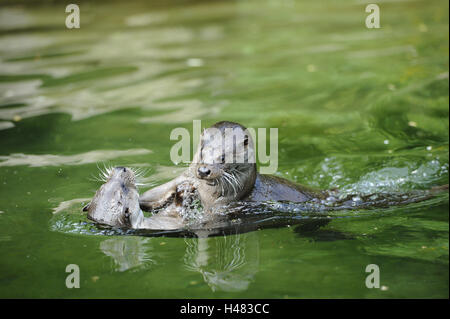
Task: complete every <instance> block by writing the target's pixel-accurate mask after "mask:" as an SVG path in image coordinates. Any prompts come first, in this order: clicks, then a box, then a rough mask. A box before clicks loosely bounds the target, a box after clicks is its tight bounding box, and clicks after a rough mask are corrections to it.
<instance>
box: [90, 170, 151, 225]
mask: <svg viewBox="0 0 450 319" xmlns="http://www.w3.org/2000/svg"><path fill="white" fill-rule="evenodd" d="M102 174H103V177H104V178H107V180H106V183H104V184H103V185H102V186H101V187H100V188H99V190H97V192H96V193H95V196H94V198H93V199H92V201H91V203H90V204H89V205H88V206H87V207H85V208H84V210H87V211H88V218H89V219H91V220H93V221H96V222H98V223H101V224H106V225H109V226H116V227H131V228H137V227H138V225H139V224H140V222H141V221H142V219H143V214H142V211H141V209H140V207H139V193H138V191H137V188H136V177H135V174H134V172H133V171H132V170H131V169H129V168H126V167H115V168H113V169H110V170H107V171H106V172H102Z"/></svg>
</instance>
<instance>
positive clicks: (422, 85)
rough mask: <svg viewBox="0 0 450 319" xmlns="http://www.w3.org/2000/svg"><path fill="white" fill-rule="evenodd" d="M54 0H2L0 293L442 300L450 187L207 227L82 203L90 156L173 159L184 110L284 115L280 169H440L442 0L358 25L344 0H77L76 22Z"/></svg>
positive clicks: (381, 173) (310, 180)
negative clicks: (71, 267) (143, 223)
mask: <svg viewBox="0 0 450 319" xmlns="http://www.w3.org/2000/svg"><path fill="white" fill-rule="evenodd" d="M64 6H65V4H57V5H55V4H53V5H46V4H45V3H44V4H37V3H35V2H33V3H32V4H26V5H18V4H4V5H2V6H1V7H0V194H1V196H0V253H1V256H2V257H1V258H0V296H1V297H3V298H5V297H25V298H48V297H50V298H54V297H57V298H78V297H82V298H85V297H88V298H89V297H101V298H107V297H133V298H221V297H226V298H336V297H337V298H394V297H395V298H448V282H449V279H448V261H449V257H448V247H449V239H448V231H449V226H448V193H446V194H444V195H442V196H439V197H438V198H436V199H434V200H430V201H426V202H423V203H420V204H413V205H408V206H403V207H395V208H390V209H385V210H376V211H372V212H358V211H357V212H353V213H349V212H346V213H343V215H342V216H333V218H332V219H331V221H330V222H329V223H328V224H326V225H323V226H322V227H320V228H315V227H310V228H309V229H308V228H306V229H305V228H304V227H303V228H302V227H299V226H298V225H297V226H296V225H292V226H291V227H287V226H286V227H279V228H269V229H263V230H259V231H252V232H247V233H243V234H237V235H228V236H215V237H211V238H172V237H144V236H126V235H118V234H115V233H112V234H111V233H109V232H107V231H103V232H102V231H99V230H98V229H97V228H95V227H94V226H92V225H90V224H87V223H86V222H87V220H86V217H85V215H84V214H82V213H81V207H82V206H83V203H86V202H87V201H88V200H89V198H91V197H92V196H93V194H94V192H95V190H96V189H97V188H98V187H99V186H100V185H99V183H98V182H96V181H93V180H92V175H94V176H95V175H97V174H98V167H97V164H98V163H105V164H107V165H125V166H133V167H143V168H148V169H149V172H148V174H147V176H146V182H148V183H149V185H150V184H152V185H155V184H159V183H162V182H165V181H167V180H169V179H171V178H173V177H174V176H176V175H178V174H179V173H180V172H181V171H182V170H183V169H184V167H183V165H178V166H176V165H174V164H173V163H172V162H171V161H170V149H171V147H172V145H173V143H174V141H170V139H169V134H170V132H171V130H172V129H173V128H176V127H185V128H187V129H189V130H192V120H194V119H201V120H202V124H203V125H204V126H208V125H211V124H213V123H215V122H217V121H219V120H231V121H237V122H239V123H242V124H244V125H246V126H247V127H254V128H258V127H265V128H270V127H276V128H278V130H279V132H278V135H279V158H278V161H279V165H278V172H277V175H279V176H283V177H285V178H288V179H290V180H292V181H296V182H298V183H301V184H305V185H309V186H312V187H317V188H323V189H326V188H333V187H339V188H340V189H342V190H343V191H345V192H349V193H351V192H361V193H371V192H374V191H377V192H378V191H382V192H394V191H405V192H406V191H410V190H421V189H422V190H423V189H428V188H430V187H432V186H435V185H443V184H447V183H448V163H449V155H448V154H449V152H448V140H449V137H448V123H449V122H448V112H449V107H448V105H449V97H448V89H449V79H448V54H449V51H448V48H449V45H448V36H449V32H448V2H447V1H443V0H434V1H383V2H382V3H380V7H381V26H382V27H381V29H370V30H369V29H367V28H366V27H365V25H364V20H365V18H366V15H367V14H366V13H365V10H364V8H365V3H364V2H362V1H350V0H349V1H332V0H328V1H293V0H292V1H256V0H255V1H208V2H201V1H198V2H197V1H190V2H183V3H176V2H174V3H173V4H172V5H162V4H161V3H159V2H156V1H155V2H146V1H127V2H125V3H116V2H95V3H94V2H85V1H83V2H80V9H81V28H80V29H77V30H68V29H66V28H65V26H64V20H65V16H66V14H65V12H64ZM145 189H146V188H142V189H141V192H142V191H144V190H145ZM68 264H77V265H79V267H80V270H81V288H80V289H67V288H66V286H65V278H66V276H67V275H68V274H67V273H65V268H66V266H67V265H68ZM368 264H377V265H379V267H380V273H381V285H382V289H368V288H366V286H365V278H366V276H367V275H368V274H367V273H365V268H366V266H367V265H368Z"/></svg>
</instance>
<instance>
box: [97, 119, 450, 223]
mask: <svg viewBox="0 0 450 319" xmlns="http://www.w3.org/2000/svg"><path fill="white" fill-rule="evenodd" d="M227 132H232V133H231V134H227ZM254 156H255V150H254V144H253V140H252V137H251V135H250V134H249V133H248V131H247V130H246V128H245V127H243V126H242V125H240V124H237V123H233V122H219V123H216V124H215V125H213V126H212V127H210V128H208V129H206V130H204V131H203V133H202V135H201V139H200V144H199V147H198V149H197V152H196V154H195V155H194V158H193V161H192V163H191V165H190V166H189V168H188V169H187V170H186V171H185V172H184V173H183V174H181V175H180V176H178V177H177V178H175V179H173V180H172V181H169V182H167V183H165V184H163V185H160V186H158V187H155V188H153V189H150V190H148V191H146V192H145V193H144V194H142V195H141V197H139V198H138V195H137V189H136V186H135V178H134V175H133V172H132V170H130V169H127V168H124V167H117V168H115V169H114V170H113V171H112V172H111V174H110V177H109V179H108V181H107V182H106V183H105V185H103V186H102V187H101V188H100V189H99V190H98V191H97V193H96V195H95V197H94V199H93V200H92V203H91V204H90V205H89V208H88V210H89V214H88V216H89V218H90V219H92V220H95V221H97V222H99V223H103V224H107V225H110V226H119V227H128V228H134V229H154V230H175V229H180V228H186V226H189V227H190V226H193V227H192V228H191V229H193V230H195V229H197V230H201V229H208V228H211V229H212V228H217V227H222V226H223V227H228V226H230V218H228V219H227V217H225V216H233V215H236V214H237V215H239V214H242V212H244V214H247V213H248V212H250V215H251V212H253V211H261V209H262V210H264V209H266V208H269V210H270V209H272V208H271V205H270V203H274V202H276V203H281V204H283V203H288V204H287V206H286V207H285V208H286V209H288V210H289V209H291V208H293V207H292V206H289V205H290V204H289V203H294V204H295V205H296V207H295V209H296V210H297V211H298V210H300V211H313V212H318V211H328V210H340V209H357V208H371V207H388V206H392V205H401V204H407V203H412V202H417V201H422V200H426V199H428V198H430V197H432V196H434V194H435V193H437V192H440V191H442V190H446V189H448V185H446V186H443V187H438V188H434V189H431V190H430V191H422V192H416V193H408V194H373V195H365V196H362V195H361V196H359V195H347V196H342V195H340V194H339V192H338V191H337V190H327V191H322V190H313V189H310V188H308V187H305V186H301V185H298V184H296V183H293V182H290V181H288V180H285V179H282V178H279V177H275V176H269V175H261V174H259V173H258V172H257V171H256V164H255V160H254ZM197 200H199V201H200V202H201V205H202V207H203V211H199V210H198V206H196V205H195V204H194V202H195V201H197ZM261 203H269V204H268V205H266V206H267V207H261V206H259V205H260V204H261ZM139 206H140V208H142V209H143V210H147V211H152V212H153V213H155V214H154V215H153V216H151V217H144V215H143V212H142V211H141V209H140V208H139ZM275 206H276V205H275ZM272 211H279V207H278V206H277V207H275V209H272ZM203 212H204V213H203ZM247 215H248V214H247ZM192 217H194V218H192ZM191 219H193V221H194V223H192V224H190V220H191ZM221 225H222V226H221ZM232 227H233V226H232Z"/></svg>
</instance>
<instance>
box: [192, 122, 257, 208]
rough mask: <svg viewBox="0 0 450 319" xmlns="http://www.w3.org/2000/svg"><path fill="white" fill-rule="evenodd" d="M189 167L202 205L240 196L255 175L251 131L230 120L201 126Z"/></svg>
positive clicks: (251, 183)
mask: <svg viewBox="0 0 450 319" xmlns="http://www.w3.org/2000/svg"><path fill="white" fill-rule="evenodd" d="M191 171H192V173H193V175H194V176H195V177H196V179H197V180H198V184H199V187H198V190H199V195H200V198H201V199H202V203H203V205H204V206H210V205H209V204H212V203H211V202H218V201H219V202H220V203H221V204H227V203H228V202H230V201H232V200H239V199H241V198H242V197H244V196H245V195H247V193H248V192H249V191H250V190H251V189H252V187H253V185H254V183H255V179H256V164H255V148H254V144H253V139H252V136H251V134H250V133H249V132H248V130H247V129H246V128H245V127H244V126H242V125H240V124H238V123H233V122H219V123H216V124H214V125H213V126H212V127H210V128H208V129H205V130H204V131H203V133H202V135H201V137H200V143H199V147H198V150H197V152H196V154H195V155H194V159H193V163H192V165H191Z"/></svg>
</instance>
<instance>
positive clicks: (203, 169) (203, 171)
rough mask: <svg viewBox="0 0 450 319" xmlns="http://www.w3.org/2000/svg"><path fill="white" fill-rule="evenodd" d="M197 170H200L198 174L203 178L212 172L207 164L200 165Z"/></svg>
mask: <svg viewBox="0 0 450 319" xmlns="http://www.w3.org/2000/svg"><path fill="white" fill-rule="evenodd" d="M197 171H198V175H199V176H200V177H201V178H203V177H207V176H208V175H209V174H211V170H210V169H209V168H207V167H205V166H200V167H199V168H198V170H197Z"/></svg>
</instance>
